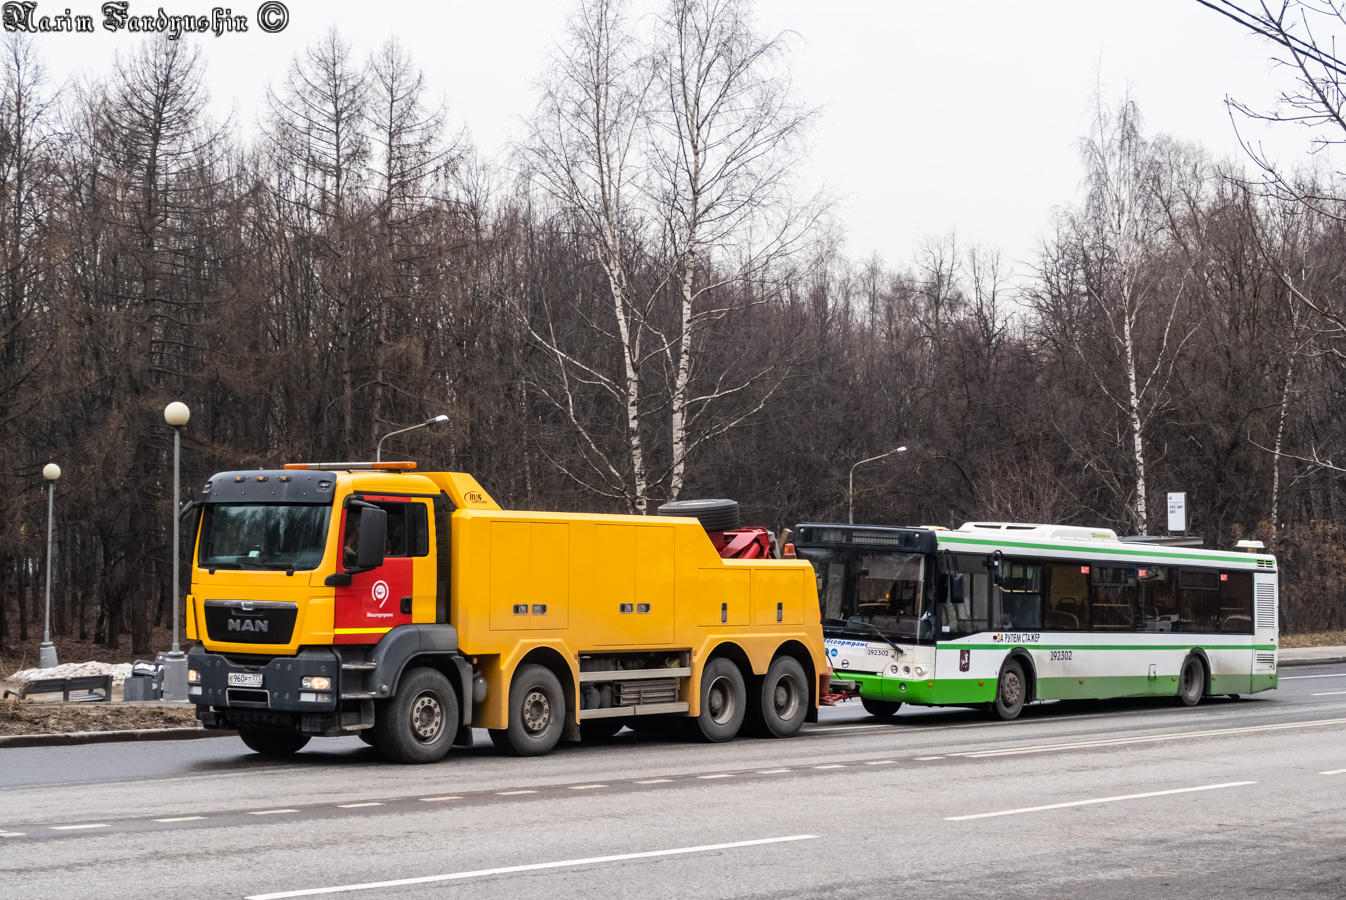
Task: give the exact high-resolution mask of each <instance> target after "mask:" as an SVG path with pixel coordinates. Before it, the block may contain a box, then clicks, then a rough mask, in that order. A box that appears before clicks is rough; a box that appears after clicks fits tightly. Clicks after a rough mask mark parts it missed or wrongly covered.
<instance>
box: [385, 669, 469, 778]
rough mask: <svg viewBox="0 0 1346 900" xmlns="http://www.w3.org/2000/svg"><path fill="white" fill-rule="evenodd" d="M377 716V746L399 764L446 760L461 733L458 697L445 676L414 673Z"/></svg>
mask: <svg viewBox="0 0 1346 900" xmlns="http://www.w3.org/2000/svg"><path fill="white" fill-rule="evenodd" d="M379 706H380V707H381V708H380V709H378V711H377V713H376V715H375V716H374V746H375V747H378V748H379V752H380V753H382V754H383V755H384V757H385V758H386V759H389V760H391V761H392V762H398V763H431V762H437V761H438V760H441V759H443V758H444V754H446V753H448V752H449V746H450V745H451V744H452V743H453V736H454V735H455V734H456V733H457V732H458V722H459V716H458V695H457V694H455V693H454V692H453V686H452V685H450V684H449V679H447V678H445V677H444V673H442V672H439V671H437V670H435V669H427V668H416V669H411V670H410V671H408V672H407V673H406V674H404V675H403V676H402V680H401V682H400V683H399V684H398V685H397V694H396V695H395V696H394V697H393V698H392V699H391V700H385V701H384V702H382V703H381V704H379Z"/></svg>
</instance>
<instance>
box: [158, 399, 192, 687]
mask: <svg viewBox="0 0 1346 900" xmlns="http://www.w3.org/2000/svg"><path fill="white" fill-rule="evenodd" d="M191 417H192V411H191V410H190V409H188V408H187V404H186V403H183V402H181V401H180V400H174V401H173V402H172V403H170V404H168V406H166V407H164V421H165V422H167V423H168V424H169V425H172V426H173V511H172V515H173V649H172V650H170V651H169V652H168V653H160V654H159V663H160V664H161V665H162V666H163V670H164V694H163V697H164V699H165V700H186V699H187V656H186V655H185V654H184V653H183V652H182V647H181V646H179V644H178V601H179V597H178V556H179V553H178V551H179V548H180V545H179V542H178V504H179V503H180V502H181V497H182V494H181V491H180V489H179V487H178V472H179V459H180V458H181V455H182V426H183V425H186V424H187V420H188V419H190V418H191Z"/></svg>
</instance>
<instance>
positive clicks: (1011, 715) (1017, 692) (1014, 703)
mask: <svg viewBox="0 0 1346 900" xmlns="http://www.w3.org/2000/svg"><path fill="white" fill-rule="evenodd" d="M1026 702H1028V679H1026V678H1025V677H1024V667H1023V666H1022V665H1020V664H1019V663H1017V662H1015V661H1014V660H1010V661H1009V662H1007V663H1005V668H1003V669H1001V670H1000V680H999V681H998V682H997V683H996V689H995V703H994V704H992V705H993V706H994V707H995V714H996V715H997V716H999V717H1000V718H1001V719H1004V720H1005V721H1006V722H1008V721H1009V720H1010V719H1017V718H1018V717H1019V713H1021V712H1023V709H1024V704H1025V703H1026Z"/></svg>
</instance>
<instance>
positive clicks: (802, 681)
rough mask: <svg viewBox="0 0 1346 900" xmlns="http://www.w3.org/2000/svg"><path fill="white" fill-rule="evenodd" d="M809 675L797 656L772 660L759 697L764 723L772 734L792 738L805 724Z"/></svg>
mask: <svg viewBox="0 0 1346 900" xmlns="http://www.w3.org/2000/svg"><path fill="white" fill-rule="evenodd" d="M808 683H809V677H808V675H806V674H804V667H803V666H801V665H800V664H799V660H797V659H795V658H794V657H793V656H778V657H776V658H775V659H773V660H772V661H771V665H770V666H769V667H768V668H767V670H766V677H764V678H763V679H762V690H761V694H760V696H759V698H758V704H759V708H760V710H761V712H760V717H761V720H762V722H761V724H762V726H763V728H764V730H765V733H766V734H767V735H769V736H771V737H778V738H780V737H789V736H790V735H792V734H794V733H795V732H797V731H798V730H799V729H801V728H803V727H804V719H805V718H806V717H807V716H808V713H809V688H808Z"/></svg>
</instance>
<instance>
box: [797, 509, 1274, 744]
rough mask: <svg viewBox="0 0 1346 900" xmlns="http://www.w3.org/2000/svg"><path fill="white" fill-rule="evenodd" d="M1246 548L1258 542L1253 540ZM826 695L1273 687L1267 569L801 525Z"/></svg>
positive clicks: (1012, 705) (1057, 537) (1189, 698)
mask: <svg viewBox="0 0 1346 900" xmlns="http://www.w3.org/2000/svg"><path fill="white" fill-rule="evenodd" d="M1259 546H1260V545H1259ZM793 548H794V552H795V554H796V555H797V556H798V557H799V558H801V559H807V560H808V561H809V562H811V563H812V564H813V567H814V570H815V571H816V573H817V578H818V600H819V604H820V607H821V612H822V621H823V635H824V638H825V640H826V645H827V654H828V660H829V662H830V664H831V666H832V670H833V674H832V679H833V680H832V684H833V690H834V691H838V690H840V691H841V692H843V693H845V692H851V693H854V694H858V695H859V697H860V698H861V700H862V701H863V703H864V705H865V709H867V710H868V711H869V712H870V713H871V714H874V715H879V716H890V715H893V714H894V713H896V712H897V710H898V708H899V707H900V706H901V705H902V704H903V703H910V704H916V705H922V706H986V707H988V708H992V709H994V711H995V712H996V714H997V715H999V716H1000V717H1001V718H1002V719H1013V718H1015V717H1016V716H1018V715H1019V713H1020V711H1021V710H1022V709H1023V707H1024V705H1025V704H1026V703H1029V702H1032V701H1034V700H1052V699H1058V700H1075V699H1103V698H1107V697H1147V696H1154V697H1163V696H1169V697H1175V698H1177V699H1178V701H1179V702H1181V703H1183V704H1185V705H1187V706H1194V705H1196V704H1197V703H1199V702H1200V701H1201V699H1202V698H1203V697H1206V696H1211V695H1217V694H1228V695H1234V696H1237V695H1239V694H1247V693H1253V692H1256V691H1265V690H1271V689H1274V688H1275V687H1276V677H1277V676H1276V646H1277V600H1278V597H1277V590H1278V588H1277V570H1276V560H1275V558H1274V557H1272V556H1269V555H1267V554H1264V553H1260V552H1242V553H1236V552H1221V551H1217V550H1208V549H1204V548H1200V547H1181V546H1173V545H1167V544H1164V543H1161V542H1158V541H1154V542H1143V541H1137V540H1135V539H1128V540H1126V541H1123V540H1119V539H1118V537H1117V535H1116V534H1115V533H1114V532H1113V531H1111V530H1109V529H1106V528H1079V527H1072V526H1063V525H1026V524H1017V523H969V524H966V525H964V526H962V527H961V528H959V529H958V530H956V531H950V530H947V529H939V528H899V527H889V526H873V525H828V524H803V525H799V526H797V527H796V528H795V529H794V531H793Z"/></svg>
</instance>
